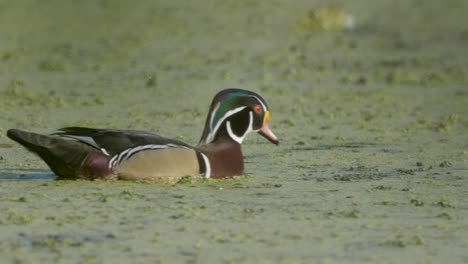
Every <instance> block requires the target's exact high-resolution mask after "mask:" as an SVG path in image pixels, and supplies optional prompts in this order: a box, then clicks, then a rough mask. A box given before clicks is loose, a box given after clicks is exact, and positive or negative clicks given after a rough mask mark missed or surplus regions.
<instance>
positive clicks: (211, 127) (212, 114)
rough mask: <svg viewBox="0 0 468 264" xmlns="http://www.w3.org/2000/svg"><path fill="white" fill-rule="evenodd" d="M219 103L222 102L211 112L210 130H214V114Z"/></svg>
mask: <svg viewBox="0 0 468 264" xmlns="http://www.w3.org/2000/svg"><path fill="white" fill-rule="evenodd" d="M219 105H220V103H218V104H217V105H216V106H215V108H213V111H212V112H211V117H210V131H212V130H213V119H214V116H215V114H216V112H217V111H218V108H219Z"/></svg>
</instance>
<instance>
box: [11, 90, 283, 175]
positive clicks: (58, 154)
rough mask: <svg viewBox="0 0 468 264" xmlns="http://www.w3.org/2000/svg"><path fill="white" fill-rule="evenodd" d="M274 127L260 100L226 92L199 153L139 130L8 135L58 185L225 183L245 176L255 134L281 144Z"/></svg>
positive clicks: (14, 131) (245, 93) (217, 98)
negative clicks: (247, 149)
mask: <svg viewBox="0 0 468 264" xmlns="http://www.w3.org/2000/svg"><path fill="white" fill-rule="evenodd" d="M269 121H270V112H269V110H268V106H267V103H266V102H265V100H263V98H262V97H261V96H260V95H258V94H256V93H254V92H251V91H247V90H242V89H225V90H222V91H221V92H219V93H218V94H217V95H216V96H215V97H214V98H213V101H212V103H211V106H210V110H209V112H208V116H207V118H206V122H205V128H204V130H203V134H202V136H201V139H200V142H199V144H198V145H197V146H196V147H192V146H190V145H188V144H186V143H184V142H181V141H178V140H175V139H168V138H164V137H161V136H159V135H156V134H152V133H148V132H144V131H135V130H113V129H93V128H86V127H66V128H62V129H59V130H58V132H56V133H53V134H50V135H42V134H37V133H32V132H26V131H21V130H18V129H10V130H8V132H7V135H8V137H10V138H11V139H13V140H15V141H17V142H18V143H20V144H21V145H23V146H24V147H26V148H27V149H29V150H30V151H32V152H34V153H36V154H37V155H39V157H41V158H42V159H43V160H44V161H45V162H46V163H47V165H48V166H49V167H50V169H51V170H52V171H53V172H54V173H55V174H56V175H57V176H58V177H57V179H87V180H94V179H121V180H151V179H165V178H179V177H184V176H194V177H205V178H210V177H212V178H225V177H231V176H236V175H242V174H243V172H244V160H243V156H242V150H241V144H242V141H243V140H244V138H245V137H246V136H247V134H249V133H250V132H258V133H259V134H260V135H262V136H264V137H265V138H266V139H268V140H269V141H270V142H272V143H274V144H276V145H277V144H278V143H279V141H278V138H277V137H276V136H275V135H274V134H273V132H272V131H271V130H270V128H269V125H268V124H269Z"/></svg>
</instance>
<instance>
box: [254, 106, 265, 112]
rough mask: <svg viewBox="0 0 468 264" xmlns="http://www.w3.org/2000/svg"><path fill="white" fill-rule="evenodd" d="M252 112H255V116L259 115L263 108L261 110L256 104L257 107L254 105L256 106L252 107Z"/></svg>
mask: <svg viewBox="0 0 468 264" xmlns="http://www.w3.org/2000/svg"><path fill="white" fill-rule="evenodd" d="M254 111H255V113H257V114H260V113H261V112H262V111H263V108H262V106H261V105H259V104H258V105H256V106H254Z"/></svg>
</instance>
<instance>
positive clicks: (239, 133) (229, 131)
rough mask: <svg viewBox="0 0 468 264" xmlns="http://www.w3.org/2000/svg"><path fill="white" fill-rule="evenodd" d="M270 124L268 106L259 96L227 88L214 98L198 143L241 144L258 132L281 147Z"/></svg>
mask: <svg viewBox="0 0 468 264" xmlns="http://www.w3.org/2000/svg"><path fill="white" fill-rule="evenodd" d="M269 121H270V111H269V109H268V105H267V103H266V102H265V100H263V98H262V97H261V96H260V95H258V94H256V93H254V92H251V91H247V90H242V89H225V90H222V91H221V92H219V93H218V94H217V95H216V96H215V97H214V98H213V101H212V103H211V106H210V111H209V113H208V117H207V119H206V123H205V129H204V130H203V134H202V138H201V140H200V143H199V144H200V145H205V144H210V143H213V142H218V141H226V140H227V141H234V142H237V143H239V144H242V141H243V140H244V138H245V137H246V136H247V134H249V133H250V132H258V133H259V134H260V135H262V136H264V137H265V138H267V139H268V140H269V141H270V142H272V143H274V144H278V143H279V141H278V138H277V137H276V136H275V135H274V134H273V132H271V130H270V128H269V126H268V124H269Z"/></svg>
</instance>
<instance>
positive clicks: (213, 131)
mask: <svg viewBox="0 0 468 264" xmlns="http://www.w3.org/2000/svg"><path fill="white" fill-rule="evenodd" d="M246 107H247V106H241V107H238V108H234V109H232V110H230V111H227V112H226V114H225V115H224V116H223V117H222V118H221V119H220V120H219V121H218V123H217V124H216V126H215V127H214V128H213V118H214V115H215V114H216V111H217V110H218V108H219V105H218V106H216V108H215V111H213V113H212V116H211V118H210V119H211V120H210V133H208V136H207V137H206V141H205V142H204V143H205V144H209V143H211V142H213V140H214V138H215V135H216V133H217V132H218V130H219V128H220V127H221V124H222V123H223V122H224V120H226V119H227V118H228V117H230V116H232V115H234V114H236V113H238V112H240V111H242V110H244V109H245V108H246ZM252 121H253V120H252V117H251V120H250V121H249V122H252ZM228 123H229V122H228ZM250 126H251V125H250ZM228 129H230V125H229V126H228ZM231 132H232V131H231ZM233 139H234V138H233Z"/></svg>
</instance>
